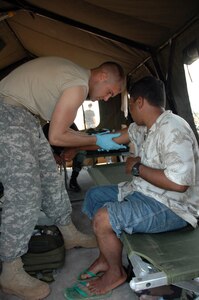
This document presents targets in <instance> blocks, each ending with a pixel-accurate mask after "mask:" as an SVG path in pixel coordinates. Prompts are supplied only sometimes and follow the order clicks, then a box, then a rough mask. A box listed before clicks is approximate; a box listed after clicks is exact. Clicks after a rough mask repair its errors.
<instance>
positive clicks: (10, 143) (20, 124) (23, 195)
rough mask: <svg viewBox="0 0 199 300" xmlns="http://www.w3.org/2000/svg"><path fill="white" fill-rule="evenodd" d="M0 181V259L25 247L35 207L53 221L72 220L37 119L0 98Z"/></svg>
mask: <svg viewBox="0 0 199 300" xmlns="http://www.w3.org/2000/svg"><path fill="white" fill-rule="evenodd" d="M0 182H2V183H3V186H4V203H3V210H2V224H1V236H0V258H1V260H2V261H11V260H13V259H15V258H17V257H20V256H21V255H23V254H24V253H26V252H27V248H28V242H29V239H30V237H31V235H32V232H33V229H34V227H35V225H36V224H37V220H38V216H39V212H40V209H42V210H43V211H44V212H45V214H46V215H47V216H48V217H49V218H51V219H53V221H54V223H55V224H57V225H65V224H67V223H69V222H70V221H71V219H70V217H71V204H70V201H69V197H68V194H67V192H66V190H65V185H64V181H63V180H62V178H61V176H60V174H59V173H58V171H57V166H56V163H55V160H54V158H53V155H52V152H51V148H50V145H49V143H48V142H47V140H46V138H45V137H44V134H43V131H42V128H41V126H40V122H39V120H38V119H37V118H36V117H34V116H33V115H32V114H31V113H30V112H28V111H27V110H26V109H25V108H21V107H14V106H11V105H8V104H4V103H2V101H1V99H0Z"/></svg>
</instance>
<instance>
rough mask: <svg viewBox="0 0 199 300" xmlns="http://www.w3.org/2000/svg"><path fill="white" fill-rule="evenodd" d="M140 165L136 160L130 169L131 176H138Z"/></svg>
mask: <svg viewBox="0 0 199 300" xmlns="http://www.w3.org/2000/svg"><path fill="white" fill-rule="evenodd" d="M140 165H141V163H140V162H137V163H136V164H135V165H134V166H133V168H132V170H131V174H132V175H133V176H137V177H138V176H140V172H139V168H140Z"/></svg>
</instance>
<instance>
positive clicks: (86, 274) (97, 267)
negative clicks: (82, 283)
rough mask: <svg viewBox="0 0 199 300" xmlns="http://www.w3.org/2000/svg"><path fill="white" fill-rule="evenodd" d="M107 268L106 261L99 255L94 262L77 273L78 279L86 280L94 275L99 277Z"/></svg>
mask: <svg viewBox="0 0 199 300" xmlns="http://www.w3.org/2000/svg"><path fill="white" fill-rule="evenodd" d="M107 270H108V264H107V262H106V261H105V260H104V259H103V258H101V257H99V258H97V259H96V260H95V261H94V263H92V265H91V266H90V267H89V268H88V269H86V270H85V271H83V272H82V273H80V274H79V276H78V280H86V279H90V278H93V277H95V276H98V277H99V276H101V275H102V274H103V273H104V272H105V271H107Z"/></svg>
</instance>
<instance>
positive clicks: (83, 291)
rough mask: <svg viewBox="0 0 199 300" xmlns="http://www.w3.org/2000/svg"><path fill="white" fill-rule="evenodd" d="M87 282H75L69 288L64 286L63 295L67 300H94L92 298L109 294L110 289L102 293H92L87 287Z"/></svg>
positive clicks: (108, 295)
mask: <svg viewBox="0 0 199 300" xmlns="http://www.w3.org/2000/svg"><path fill="white" fill-rule="evenodd" d="M86 285H87V282H86V281H82V282H80V281H79V282H77V283H75V284H74V285H73V286H72V287H71V288H66V289H65V290H64V297H65V299H67V300H92V299H93V300H94V299H104V298H108V297H110V296H111V294H112V291H110V292H108V293H106V294H103V295H96V294H92V293H91V292H90V291H89V289H88V288H87V286H86Z"/></svg>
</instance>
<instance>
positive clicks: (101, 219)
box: [87, 208, 127, 294]
mask: <svg viewBox="0 0 199 300" xmlns="http://www.w3.org/2000/svg"><path fill="white" fill-rule="evenodd" d="M93 228H94V232H95V234H96V237H97V241H98V245H99V249H100V251H101V253H102V255H103V256H104V258H105V259H106V262H107V264H108V268H107V270H106V271H105V273H104V275H102V276H101V277H99V278H98V279H95V280H92V281H90V282H89V283H88V284H87V286H88V288H89V290H90V291H91V292H92V293H94V294H105V293H107V292H109V291H110V290H112V289H114V288H116V287H117V286H119V285H120V284H122V283H124V282H125V281H126V278H127V275H126V272H125V270H124V269H123V266H122V248H123V246H122V243H121V241H120V240H119V239H118V238H117V236H116V234H115V233H114V231H113V230H112V228H111V225H110V221H109V216H108V212H107V209H106V208H101V209H100V210H99V211H98V212H97V213H96V215H95V217H94V221H93Z"/></svg>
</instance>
